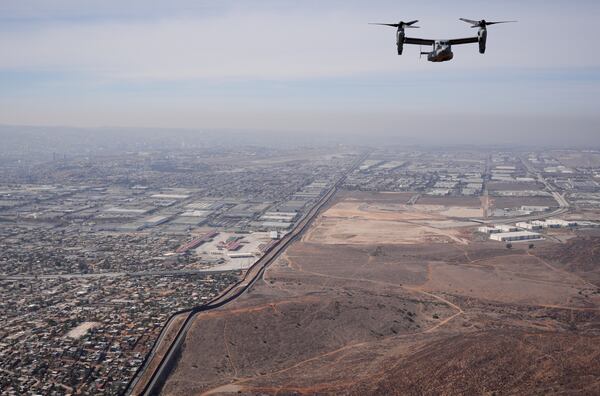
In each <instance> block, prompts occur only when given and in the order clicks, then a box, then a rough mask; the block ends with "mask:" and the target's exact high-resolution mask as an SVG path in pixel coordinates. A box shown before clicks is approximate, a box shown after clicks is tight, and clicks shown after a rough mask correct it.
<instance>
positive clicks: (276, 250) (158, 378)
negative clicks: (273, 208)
mask: <svg viewBox="0 0 600 396" xmlns="http://www.w3.org/2000/svg"><path fill="white" fill-rule="evenodd" d="M367 155H368V153H365V154H363V155H362V156H361V157H360V158H359V159H358V160H357V161H356V162H355V163H354V164H353V166H351V167H350V168H349V169H348V170H347V171H346V172H345V173H344V174H343V175H342V176H341V177H340V178H339V179H338V181H337V182H336V183H335V184H334V185H333V186H332V187H331V189H329V191H328V192H327V193H326V194H325V195H323V197H322V198H321V199H320V200H319V201H318V202H317V204H316V205H314V206H313V208H312V209H311V210H310V211H309V212H308V213H306V214H305V215H304V217H303V218H302V219H301V220H300V221H299V222H298V223H297V225H296V226H295V228H294V229H293V230H292V231H291V232H290V233H288V234H287V235H285V236H284V237H283V238H282V239H281V240H280V241H279V243H278V244H277V245H275V246H274V247H273V248H271V250H270V251H268V252H267V253H266V254H265V255H264V256H262V257H261V258H260V259H259V260H258V261H257V262H256V263H255V264H254V265H253V266H252V267H250V268H249V269H248V271H247V272H246V274H245V275H244V278H243V279H242V280H241V281H240V282H238V283H236V284H234V285H233V286H232V287H230V288H229V289H228V290H227V291H226V292H224V293H223V294H221V295H220V296H219V297H217V298H215V299H214V300H212V301H210V302H209V303H207V304H205V305H202V306H198V307H195V308H192V309H190V310H186V311H182V312H180V313H179V314H181V313H187V312H189V315H188V317H187V318H186V319H185V321H184V323H183V325H182V326H181V327H180V329H179V331H178V333H177V336H176V337H175V338H174V341H173V342H172V343H171V345H170V346H169V348H168V350H167V352H166V353H165V355H164V356H163V358H162V359H161V361H160V363H159V365H158V367H157V369H156V370H155V371H154V372H153V373H152V375H151V377H150V380H149V381H148V382H147V383H146V384H145V386H144V388H143V390H142V391H140V392H136V393H135V394H142V395H157V394H159V393H160V390H161V388H162V386H163V384H164V382H165V380H166V378H167V376H168V374H169V372H170V371H171V370H172V368H173V366H174V365H175V363H176V360H177V355H178V353H179V350H180V348H181V345H182V344H183V341H184V340H185V337H186V335H187V332H188V330H189V329H190V327H191V326H192V323H193V322H194V318H195V316H196V314H198V313H200V312H204V311H209V310H212V309H216V308H219V307H222V306H223V305H225V304H227V303H229V302H231V301H233V300H235V299H236V298H238V297H239V296H241V295H242V294H243V293H244V292H246V291H247V290H248V289H250V288H251V287H252V286H253V285H254V284H255V283H256V281H257V280H259V279H262V276H263V274H264V271H265V270H266V268H267V267H268V266H269V264H271V263H272V262H273V261H274V260H275V259H276V258H277V257H278V256H279V255H280V254H281V253H282V252H283V251H284V250H285V249H286V248H287V247H288V246H289V245H290V244H291V243H292V242H293V241H294V240H296V239H297V238H298V237H300V236H301V235H302V233H303V232H304V231H306V229H308V226H309V225H310V223H311V221H312V220H313V219H314V218H315V217H316V216H317V215H318V214H319V212H320V210H321V209H322V208H323V207H324V206H325V205H326V204H327V203H328V202H329V201H330V200H331V198H332V197H333V196H334V195H335V193H336V191H337V189H338V186H339V185H340V184H341V183H342V182H343V181H344V180H345V178H346V176H347V175H348V174H349V173H350V172H352V171H353V170H354V169H356V168H357V167H358V166H359V165H360V164H361V163H362V162H363V161H364V160H365V158H366V157H367ZM172 319H173V317H172V318H171V319H170V320H169V322H168V323H167V325H166V326H165V327H163V331H162V332H161V334H160V336H159V339H158V340H157V342H156V343H155V345H154V348H153V349H152V352H151V353H150V354H149V356H148V358H147V359H146V361H145V363H144V365H143V366H142V369H141V370H140V371H139V372H138V374H137V375H136V377H135V378H134V379H133V380H132V382H131V383H130V386H129V387H128V390H127V393H128V394H133V390H134V387H135V386H136V384H137V382H138V381H139V378H141V376H142V375H143V373H144V369H145V368H146V367H148V365H149V363H150V359H151V358H153V357H154V356H155V354H156V351H157V350H158V349H159V346H160V341H162V339H163V338H164V334H165V333H166V331H165V329H166V328H167V327H168V326H169V325H170V324H171V322H172Z"/></svg>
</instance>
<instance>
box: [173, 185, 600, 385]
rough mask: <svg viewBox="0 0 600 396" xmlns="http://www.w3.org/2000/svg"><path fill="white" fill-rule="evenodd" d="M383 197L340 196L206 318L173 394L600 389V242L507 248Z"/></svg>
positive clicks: (432, 210)
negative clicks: (259, 275) (252, 281)
mask: <svg viewBox="0 0 600 396" xmlns="http://www.w3.org/2000/svg"><path fill="white" fill-rule="evenodd" d="M378 198H379V197H378V195H377V194H370V195H368V196H366V195H364V194H362V195H361V194H357V195H353V194H352V193H344V194H341V195H339V196H338V198H337V200H336V201H334V202H333V203H332V204H331V205H330V207H329V208H328V209H327V210H326V211H325V212H323V213H322V214H321V215H320V217H319V218H318V219H317V220H316V221H315V222H314V223H313V224H312V226H311V228H310V229H309V231H308V232H307V233H306V234H305V235H304V237H303V239H302V240H301V241H298V242H296V243H294V244H293V245H292V246H291V247H290V248H289V249H288V250H287V251H286V252H285V254H284V255H282V256H281V257H280V258H279V259H278V260H277V261H276V262H275V263H274V264H273V265H272V266H271V267H270V268H269V269H268V270H267V271H266V273H265V276H264V279H263V280H261V281H259V282H257V284H256V285H255V286H254V288H253V289H251V291H250V292H249V293H247V294H245V295H244V296H242V297H241V298H239V299H238V300H236V301H235V302H234V303H232V304H230V305H227V306H225V307H223V308H220V309H218V310H215V311H211V312H209V313H205V314H202V315H199V316H198V317H197V319H196V321H195V322H194V325H193V328H192V329H191V331H190V333H189V334H188V337H187V339H186V341H185V345H184V348H183V351H182V354H181V356H180V360H179V362H178V364H177V366H176V368H175V369H174V370H173V372H172V373H171V375H170V377H169V378H168V381H167V383H166V384H165V386H164V388H163V390H162V393H163V394H167V395H181V394H186V395H187V394H192V395H194V394H196V395H202V394H204V395H210V394H212V395H216V394H220V395H228V394H246V395H255V394H280V395H289V394H348V395H369V394H374V395H421V394H446V395H454V394H460V395H470V394H490V395H491V394H498V395H501V394H582V395H583V394H599V393H600V276H598V275H599V274H600V269H599V267H600V265H599V264H598V263H599V262H600V256H599V255H600V237H595V236H589V235H587V236H578V237H575V238H571V239H569V240H568V241H567V242H565V243H564V244H559V243H557V242H556V243H555V242H551V241H546V242H537V243H536V246H535V248H534V249H528V245H527V244H514V245H515V246H514V247H513V249H510V250H509V249H506V247H505V246H504V245H503V244H499V243H494V242H478V241H475V240H473V239H472V238H470V236H471V235H472V227H473V226H474V225H473V224H470V223H468V220H467V217H468V216H466V217H465V218H464V219H461V218H460V216H449V215H448V210H452V208H453V207H454V208H456V207H458V205H456V203H455V202H449V203H448V205H447V206H445V205H443V202H437V203H435V204H434V203H427V204H423V203H422V202H419V204H418V205H412V206H410V205H406V200H407V199H409V198H410V196H408V197H406V196H397V197H396V199H395V200H394V199H390V196H385V194H381V199H378ZM470 207H471V206H469V205H466V206H464V205H463V206H462V208H470ZM472 208H473V209H476V206H472Z"/></svg>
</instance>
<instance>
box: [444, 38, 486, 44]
mask: <svg viewBox="0 0 600 396" xmlns="http://www.w3.org/2000/svg"><path fill="white" fill-rule="evenodd" d="M448 41H449V42H450V45H458V44H472V43H478V42H479V37H467V38H460V39H454V40H448Z"/></svg>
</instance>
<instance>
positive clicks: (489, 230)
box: [477, 224, 519, 234]
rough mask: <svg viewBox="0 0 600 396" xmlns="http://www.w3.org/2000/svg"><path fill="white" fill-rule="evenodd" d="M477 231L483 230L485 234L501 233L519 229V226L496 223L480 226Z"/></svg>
mask: <svg viewBox="0 0 600 396" xmlns="http://www.w3.org/2000/svg"><path fill="white" fill-rule="evenodd" d="M477 231H479V232H482V233H484V234H499V233H506V232H515V231H519V228H518V227H517V226H511V225H508V224H496V225H492V226H484V227H479V228H477Z"/></svg>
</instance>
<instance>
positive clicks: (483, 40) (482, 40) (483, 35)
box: [477, 28, 487, 54]
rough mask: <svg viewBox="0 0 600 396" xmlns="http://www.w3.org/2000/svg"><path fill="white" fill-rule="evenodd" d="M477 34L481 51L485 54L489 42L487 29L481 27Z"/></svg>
mask: <svg viewBox="0 0 600 396" xmlns="http://www.w3.org/2000/svg"><path fill="white" fill-rule="evenodd" d="M477 36H478V37H479V53H480V54H485V44H486V42H487V29H486V28H481V29H479V33H477Z"/></svg>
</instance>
